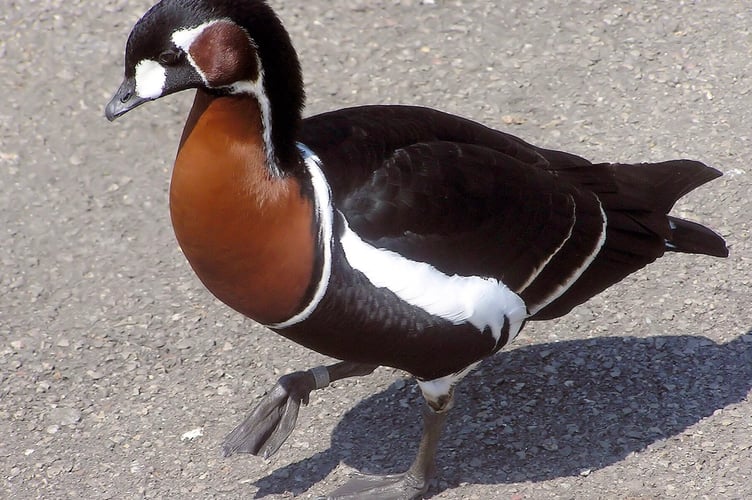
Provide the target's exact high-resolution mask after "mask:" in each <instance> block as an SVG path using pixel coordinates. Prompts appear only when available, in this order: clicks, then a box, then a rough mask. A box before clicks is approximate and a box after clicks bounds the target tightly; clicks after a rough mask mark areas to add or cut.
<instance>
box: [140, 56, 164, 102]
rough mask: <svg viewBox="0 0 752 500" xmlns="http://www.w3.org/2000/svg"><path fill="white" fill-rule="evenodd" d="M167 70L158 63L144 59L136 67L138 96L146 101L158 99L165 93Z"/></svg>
mask: <svg viewBox="0 0 752 500" xmlns="http://www.w3.org/2000/svg"><path fill="white" fill-rule="evenodd" d="M166 82H167V70H166V69H165V67H164V66H162V65H161V64H159V63H158V62H157V61H152V60H151V59H144V60H143V61H141V62H139V63H138V64H137V65H136V94H138V96H139V97H142V98H144V99H156V98H157V97H160V96H161V95H162V92H164V88H165V83H166Z"/></svg>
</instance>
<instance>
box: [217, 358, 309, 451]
mask: <svg viewBox="0 0 752 500" xmlns="http://www.w3.org/2000/svg"><path fill="white" fill-rule="evenodd" d="M315 388H316V380H315V379H314V376H313V374H312V373H311V372H310V371H305V372H295V373H290V374H288V375H285V376H283V377H282V378H280V379H279V381H278V382H277V383H276V384H275V385H274V387H273V388H272V390H271V391H269V393H268V394H267V395H266V396H264V398H263V399H262V400H261V401H260V402H259V404H258V405H257V406H256V408H254V409H253V411H252V412H251V413H250V415H248V416H247V417H246V418H245V420H243V422H241V424H240V425H238V426H237V427H235V429H233V431H232V432H230V434H228V435H227V437H226V438H225V441H224V443H223V444H222V454H223V455H224V456H225V457H229V456H230V455H232V454H233V453H251V454H253V455H263V457H264V458H268V457H270V456H272V455H273V454H274V453H275V452H276V451H277V450H278V449H279V448H280V446H282V444H283V443H284V442H285V440H286V439H287V438H288V437H289V436H290V433H291V432H292V430H293V429H294V428H295V422H297V420H298V411H299V410H300V404H301V403H303V404H304V405H306V404H308V397H309V395H310V394H311V391H312V390H314V389H315Z"/></svg>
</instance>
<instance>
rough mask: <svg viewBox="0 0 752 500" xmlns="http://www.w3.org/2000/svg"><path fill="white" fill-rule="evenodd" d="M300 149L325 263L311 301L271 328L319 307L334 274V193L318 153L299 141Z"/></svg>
mask: <svg viewBox="0 0 752 500" xmlns="http://www.w3.org/2000/svg"><path fill="white" fill-rule="evenodd" d="M298 149H299V150H300V151H301V153H303V160H304V161H305V164H306V166H307V167H308V171H309V172H310V173H311V184H313V194H314V198H315V202H316V213H317V214H318V218H319V240H320V241H321V243H322V244H323V246H324V248H323V261H324V262H323V265H322V269H321V279H320V280H319V283H318V285H316V291H315V292H314V294H313V298H312V299H311V302H309V303H308V305H307V306H305V308H303V310H302V311H300V312H299V313H298V314H296V315H295V316H293V317H292V318H290V319H288V320H286V321H283V322H282V323H273V324H270V325H267V326H268V327H270V328H287V327H288V326H292V325H295V324H297V323H300V322H301V321H303V320H305V319H307V318H308V317H309V316H310V315H311V313H312V312H313V311H314V309H316V307H318V305H319V303H320V302H321V299H322V298H324V294H325V293H326V289H327V288H328V287H329V279H330V278H331V276H332V232H333V230H332V226H333V218H334V208H333V207H332V195H331V192H330V190H329V184H328V183H327V182H326V177H324V172H322V171H321V167H320V166H319V165H320V163H321V160H320V159H319V157H318V156H316V153H314V152H313V151H311V150H310V149H308V147H307V146H306V145H305V144H301V143H298Z"/></svg>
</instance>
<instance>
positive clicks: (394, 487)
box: [327, 472, 428, 500]
mask: <svg viewBox="0 0 752 500" xmlns="http://www.w3.org/2000/svg"><path fill="white" fill-rule="evenodd" d="M426 490H428V481H426V480H425V479H420V478H418V477H416V476H415V475H413V474H412V473H410V472H406V473H404V474H392V475H389V476H369V475H365V474H356V475H354V476H353V477H352V478H351V479H350V480H349V481H347V483H345V485H344V486H342V487H340V488H337V489H336V490H335V491H333V492H332V493H330V494H329V496H328V497H327V499H330V500H355V499H363V500H412V499H415V498H421V497H422V496H423V493H425V492H426Z"/></svg>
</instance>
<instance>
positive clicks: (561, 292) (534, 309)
mask: <svg viewBox="0 0 752 500" xmlns="http://www.w3.org/2000/svg"><path fill="white" fill-rule="evenodd" d="M596 200H597V201H598V209H599V210H600V211H601V220H602V221H603V226H602V227H601V234H600V236H599V237H598V242H597V243H596V244H595V248H594V249H593V251H592V253H591V254H590V255H588V257H587V258H586V259H585V260H584V261H583V262H582V265H581V266H580V267H578V268H577V269H575V270H574V272H573V273H572V274H570V275H569V278H567V280H566V281H565V282H564V283H562V284H561V285H559V286H558V287H557V288H556V289H555V290H554V291H553V292H552V293H551V294H549V295H548V297H546V298H545V299H544V300H543V301H542V302H539V303H538V304H536V305H534V306H533V307H531V308H530V315H531V316H532V315H533V314H535V313H537V312H538V311H540V310H541V309H543V308H544V307H546V306H547V305H548V304H550V303H551V302H553V301H554V300H556V299H558V298H559V297H561V296H562V295H564V292H566V291H567V290H569V288H570V287H571V286H572V285H574V284H575V282H576V281H577V280H578V279H580V276H582V273H584V272H585V270H586V269H587V268H588V267H590V264H592V263H593V261H594V260H595V258H596V257H597V256H598V253H600V251H601V248H603V244H604V243H605V242H606V227H607V226H608V218H607V217H606V212H604V211H603V205H602V204H601V200H598V198H596Z"/></svg>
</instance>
